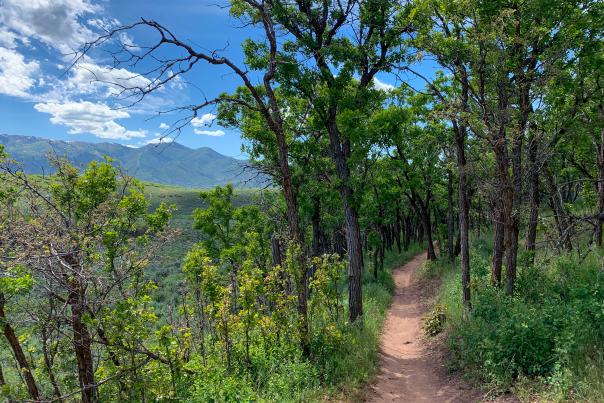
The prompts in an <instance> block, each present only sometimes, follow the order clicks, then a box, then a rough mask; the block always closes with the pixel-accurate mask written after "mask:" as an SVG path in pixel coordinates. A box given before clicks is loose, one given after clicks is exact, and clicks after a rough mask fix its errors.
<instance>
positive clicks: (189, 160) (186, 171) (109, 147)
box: [0, 134, 267, 188]
mask: <svg viewBox="0 0 604 403" xmlns="http://www.w3.org/2000/svg"><path fill="white" fill-rule="evenodd" d="M0 144H4V146H5V150H6V152H8V153H9V154H10V155H11V157H12V158H14V159H15V160H17V161H19V162H20V163H22V164H23V166H24V169H25V171H26V172H28V173H35V174H41V173H48V172H51V171H52V168H51V166H50V164H49V163H48V160H47V155H48V153H49V152H55V153H56V154H57V155H59V156H62V157H66V158H68V159H69V160H70V161H71V162H72V163H73V164H74V165H76V166H84V165H87V164H88V163H90V162H91V161H93V160H100V159H102V158H103V156H108V157H111V159H113V161H115V162H116V163H117V164H119V165H120V166H121V167H122V168H123V169H124V170H125V171H126V172H127V173H128V174H129V175H132V176H135V177H137V178H139V179H141V180H143V181H149V182H157V183H164V184H168V185H179V186H185V187H200V188H205V187H213V186H217V185H225V184H227V183H232V184H233V185H235V186H239V187H258V186H262V185H265V184H266V183H267V180H266V177H262V176H259V175H257V174H256V173H254V172H249V170H248V169H244V166H245V161H242V160H237V159H235V158H233V157H229V156H226V155H223V154H220V153H218V152H217V151H216V150H213V149H212V148H209V147H201V148H196V149H193V148H189V147H187V146H184V145H182V144H180V143H177V142H171V143H162V144H147V145H144V146H142V147H138V148H133V147H128V146H125V145H122V144H118V143H111V142H104V143H87V142H83V141H77V140H76V141H71V140H50V139H44V138H40V137H34V136H19V135H9V134H0Z"/></svg>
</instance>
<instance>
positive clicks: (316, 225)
mask: <svg viewBox="0 0 604 403" xmlns="http://www.w3.org/2000/svg"><path fill="white" fill-rule="evenodd" d="M320 254H321V200H320V199H319V198H318V197H315V198H314V199H313V213H312V255H313V256H319V255H320Z"/></svg>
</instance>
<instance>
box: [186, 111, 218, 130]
mask: <svg viewBox="0 0 604 403" xmlns="http://www.w3.org/2000/svg"><path fill="white" fill-rule="evenodd" d="M214 119H216V115H214V114H213V113H206V114H204V115H202V116H201V117H197V118H193V119H192V120H191V125H192V126H193V127H205V126H209V125H211V124H212V122H213V121H214ZM196 133H197V132H196Z"/></svg>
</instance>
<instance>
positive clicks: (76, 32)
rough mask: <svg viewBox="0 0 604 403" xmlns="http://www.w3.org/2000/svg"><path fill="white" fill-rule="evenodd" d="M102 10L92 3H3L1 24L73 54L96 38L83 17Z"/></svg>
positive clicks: (68, 0) (5, 0)
mask: <svg viewBox="0 0 604 403" xmlns="http://www.w3.org/2000/svg"><path fill="white" fill-rule="evenodd" d="M101 10H102V9H101V7H100V6H98V5H95V4H92V3H90V2H89V1H88V0H36V1H23V0H3V1H2V7H0V24H1V25H3V26H4V27H6V28H8V29H10V30H11V31H13V32H15V33H17V34H18V35H19V36H22V37H26V38H30V37H32V38H35V39H37V40H40V41H42V42H43V43H45V44H46V45H48V46H50V47H53V48H55V49H59V50H60V51H62V52H70V51H73V50H74V49H76V48H77V47H78V46H80V45H81V44H82V43H84V42H86V41H90V40H91V39H92V38H93V37H94V33H93V32H92V30H91V29H90V28H89V27H87V26H86V25H85V24H83V23H81V22H80V20H81V19H82V17H83V16H84V15H86V14H91V13H97V12H100V11H101Z"/></svg>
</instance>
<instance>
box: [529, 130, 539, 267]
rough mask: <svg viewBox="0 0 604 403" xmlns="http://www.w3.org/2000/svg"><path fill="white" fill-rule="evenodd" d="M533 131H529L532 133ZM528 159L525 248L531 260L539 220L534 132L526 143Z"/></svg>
mask: <svg viewBox="0 0 604 403" xmlns="http://www.w3.org/2000/svg"><path fill="white" fill-rule="evenodd" d="M533 132H534V131H531V133H533ZM528 159H529V168H530V170H531V171H530V173H529V195H528V196H529V204H530V212H529V219H528V224H527V227H526V250H528V251H529V252H532V253H531V261H532V262H533V263H534V261H535V254H534V252H535V246H536V243H537V223H538V220H539V203H540V201H539V168H538V166H537V139H536V138H535V135H534V133H533V134H532V135H531V137H530V139H529V144H528Z"/></svg>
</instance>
